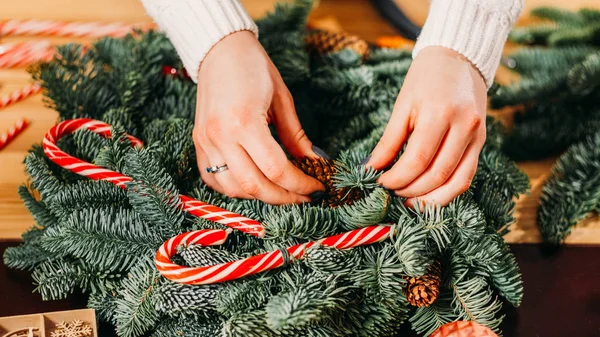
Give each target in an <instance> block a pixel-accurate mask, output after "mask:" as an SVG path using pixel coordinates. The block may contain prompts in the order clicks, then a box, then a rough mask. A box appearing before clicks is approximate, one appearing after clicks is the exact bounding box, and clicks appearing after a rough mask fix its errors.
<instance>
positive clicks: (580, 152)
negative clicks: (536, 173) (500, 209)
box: [537, 133, 600, 244]
mask: <svg viewBox="0 0 600 337" xmlns="http://www.w3.org/2000/svg"><path fill="white" fill-rule="evenodd" d="M599 163H600V133H596V134H594V135H591V136H589V137H587V138H586V139H585V140H584V141H582V142H580V143H577V144H575V145H573V146H571V147H570V148H569V149H568V150H567V151H566V152H565V153H564V154H563V155H562V156H561V157H560V158H559V159H558V161H557V162H556V164H554V167H553V168H552V176H551V177H550V178H549V179H548V181H547V183H546V185H545V186H544V188H543V189H542V196H541V197H540V198H541V205H540V208H539V209H538V214H537V219H538V224H539V226H540V231H541V232H542V236H543V238H544V240H545V241H546V242H549V243H551V244H559V243H560V242H562V241H563V240H564V239H565V237H566V236H567V235H568V234H569V233H570V232H571V228H572V227H573V226H574V225H575V224H576V223H577V222H579V221H580V220H582V219H584V218H585V217H587V216H588V214H590V212H593V211H594V210H596V209H597V208H598V205H599V204H600V188H598V186H600V164H599Z"/></svg>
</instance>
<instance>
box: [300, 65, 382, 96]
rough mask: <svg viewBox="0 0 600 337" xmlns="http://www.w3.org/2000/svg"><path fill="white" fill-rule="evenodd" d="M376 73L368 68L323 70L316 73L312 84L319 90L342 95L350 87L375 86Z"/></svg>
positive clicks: (329, 68)
mask: <svg viewBox="0 0 600 337" xmlns="http://www.w3.org/2000/svg"><path fill="white" fill-rule="evenodd" d="M374 79H375V72H374V71H373V70H372V69H370V68H366V67H356V68H347V69H337V68H333V67H327V68H321V69H319V70H318V71H316V72H315V73H314V77H313V78H312V79H311V84H312V85H313V86H315V87H316V88H317V89H319V90H324V91H327V92H332V93H341V92H343V91H344V90H347V89H348V88H350V87H363V86H371V85H373V81H374Z"/></svg>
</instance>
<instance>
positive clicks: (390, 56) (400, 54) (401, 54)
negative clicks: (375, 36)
mask: <svg viewBox="0 0 600 337" xmlns="http://www.w3.org/2000/svg"><path fill="white" fill-rule="evenodd" d="M402 60H412V50H409V49H397V48H374V49H372V50H371V52H370V53H369V58H368V59H367V61H366V63H367V64H378V63H383V62H390V61H402Z"/></svg>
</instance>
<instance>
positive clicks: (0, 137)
mask: <svg viewBox="0 0 600 337" xmlns="http://www.w3.org/2000/svg"><path fill="white" fill-rule="evenodd" d="M28 125H29V122H27V120H26V119H25V118H22V119H20V120H19V121H17V122H16V123H15V124H14V125H13V126H11V127H10V128H9V129H8V130H6V131H5V132H4V133H1V134H0V150H2V149H3V148H4V147H5V146H6V145H8V143H10V142H11V141H12V140H13V139H15V137H17V136H18V135H19V134H20V133H21V132H23V130H25V128H26V127H27V126H28Z"/></svg>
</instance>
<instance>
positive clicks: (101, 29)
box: [0, 19, 150, 38]
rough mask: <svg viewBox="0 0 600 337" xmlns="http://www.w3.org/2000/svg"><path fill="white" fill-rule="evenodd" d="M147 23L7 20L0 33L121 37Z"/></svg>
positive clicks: (145, 26)
mask: <svg viewBox="0 0 600 337" xmlns="http://www.w3.org/2000/svg"><path fill="white" fill-rule="evenodd" d="M149 27H150V25H149V24H126V23H120V22H114V23H99V22H62V21H49V20H16V19H15V20H7V21H3V22H0V35H2V36H7V35H47V36H75V37H90V38H98V37H105V36H111V37H121V36H124V35H126V34H128V33H131V31H132V30H133V29H134V28H139V29H145V30H147V29H148V28H149Z"/></svg>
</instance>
